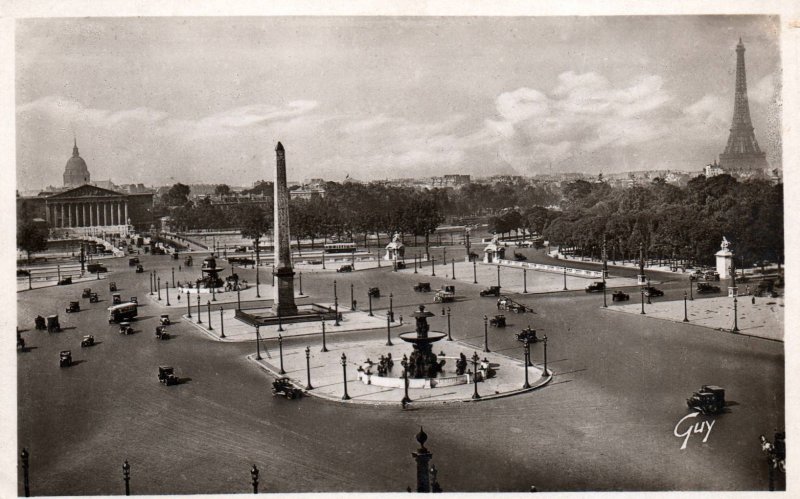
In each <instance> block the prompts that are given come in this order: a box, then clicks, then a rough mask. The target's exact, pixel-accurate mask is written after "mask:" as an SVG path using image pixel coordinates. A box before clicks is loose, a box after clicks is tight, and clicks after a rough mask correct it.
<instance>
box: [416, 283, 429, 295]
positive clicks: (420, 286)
mask: <svg viewBox="0 0 800 499" xmlns="http://www.w3.org/2000/svg"><path fill="white" fill-rule="evenodd" d="M414 291H417V292H419V293H429V292H430V291H431V283H429V282H418V283H417V284H415V285H414Z"/></svg>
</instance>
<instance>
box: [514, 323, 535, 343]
mask: <svg viewBox="0 0 800 499" xmlns="http://www.w3.org/2000/svg"><path fill="white" fill-rule="evenodd" d="M525 340H528V343H536V342H537V341H539V337H538V336H536V330H535V329H531V327H530V326H528V327H527V328H526V329H523V330H522V331H520V332H519V333H517V341H525Z"/></svg>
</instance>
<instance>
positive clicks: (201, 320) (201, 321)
mask: <svg viewBox="0 0 800 499" xmlns="http://www.w3.org/2000/svg"><path fill="white" fill-rule="evenodd" d="M187 300H188V298H187ZM197 323H198V324H202V323H203V318H202V317H200V288H197Z"/></svg>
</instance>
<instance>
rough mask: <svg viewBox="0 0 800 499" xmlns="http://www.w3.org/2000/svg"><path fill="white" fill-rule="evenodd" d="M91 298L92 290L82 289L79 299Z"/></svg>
mask: <svg viewBox="0 0 800 499" xmlns="http://www.w3.org/2000/svg"><path fill="white" fill-rule="evenodd" d="M91 296H92V288H83V293H81V298H89V297H91Z"/></svg>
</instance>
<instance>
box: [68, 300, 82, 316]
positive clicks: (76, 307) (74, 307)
mask: <svg viewBox="0 0 800 499" xmlns="http://www.w3.org/2000/svg"><path fill="white" fill-rule="evenodd" d="M80 311H81V304H80V303H79V302H76V301H71V302H69V306H68V307H67V313H68V314H69V313H71V312H80Z"/></svg>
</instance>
